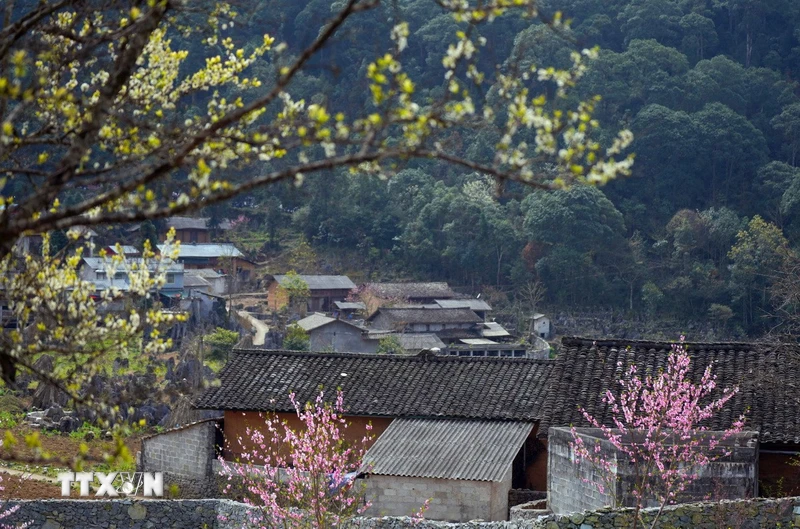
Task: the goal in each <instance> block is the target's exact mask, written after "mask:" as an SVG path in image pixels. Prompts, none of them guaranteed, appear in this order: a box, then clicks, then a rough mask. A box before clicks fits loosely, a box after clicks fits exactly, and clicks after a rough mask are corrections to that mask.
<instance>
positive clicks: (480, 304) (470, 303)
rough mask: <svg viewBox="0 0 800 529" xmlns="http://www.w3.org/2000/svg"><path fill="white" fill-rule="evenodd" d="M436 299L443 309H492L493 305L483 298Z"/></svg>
mask: <svg viewBox="0 0 800 529" xmlns="http://www.w3.org/2000/svg"><path fill="white" fill-rule="evenodd" d="M434 301H436V304H437V305H439V306H440V307H442V308H443V309H470V310H492V306H491V305H489V304H488V303H486V302H485V301H483V300H482V299H475V298H468V299H436V300H434Z"/></svg>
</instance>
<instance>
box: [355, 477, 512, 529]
mask: <svg viewBox="0 0 800 529" xmlns="http://www.w3.org/2000/svg"><path fill="white" fill-rule="evenodd" d="M366 484H367V488H366V497H367V500H368V501H369V502H370V503H371V506H370V508H369V510H368V511H367V512H366V515H367V516H410V515H412V514H414V513H416V512H418V511H419V509H420V507H422V505H423V504H424V503H425V501H426V500H428V499H429V498H430V500H431V502H430V505H429V507H428V509H427V511H426V512H425V516H426V517H427V518H431V519H436V520H449V521H454V522H467V521H469V520H506V519H507V518H508V491H509V490H510V488H511V471H510V470H509V472H508V479H505V480H503V481H502V482H490V481H467V480H457V479H432V478H410V477H402V476H376V475H371V476H370V477H369V479H367V480H366Z"/></svg>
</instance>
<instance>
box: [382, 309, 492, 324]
mask: <svg viewBox="0 0 800 529" xmlns="http://www.w3.org/2000/svg"><path fill="white" fill-rule="evenodd" d="M379 314H383V315H384V316H385V317H386V318H387V319H388V320H389V321H391V322H393V323H406V324H414V323H479V322H482V321H483V319H482V318H480V317H479V316H478V315H477V314H475V313H474V312H472V311H471V310H469V309H416V308H414V309H412V308H398V307H391V308H389V307H381V308H379V309H378V310H377V311H375V312H374V313H372V315H371V316H370V317H369V318H367V319H368V320H374V319H375V318H376V317H377V316H378V315H379Z"/></svg>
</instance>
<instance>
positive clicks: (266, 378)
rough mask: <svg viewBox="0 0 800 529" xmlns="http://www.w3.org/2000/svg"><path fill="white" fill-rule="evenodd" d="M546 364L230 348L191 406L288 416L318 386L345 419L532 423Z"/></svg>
mask: <svg viewBox="0 0 800 529" xmlns="http://www.w3.org/2000/svg"><path fill="white" fill-rule="evenodd" d="M553 365H554V364H553V362H552V361H550V360H530V359H522V358H520V359H511V358H459V357H449V356H437V355H433V354H427V353H420V354H419V355H415V356H410V355H408V356H407V355H377V354H347V353H301V352H291V351H264V350H260V349H252V350H248V349H235V350H234V351H233V353H232V354H231V358H230V360H229V361H228V363H227V364H226V365H225V367H224V368H223V370H222V371H221V372H220V385H219V386H218V387H211V388H208V389H207V390H206V391H205V392H204V393H203V394H202V395H201V396H200V397H199V398H198V399H197V401H196V402H195V405H196V407H198V408H201V409H222V410H253V411H286V412H291V411H294V407H293V406H292V404H291V402H289V398H288V397H289V392H290V391H294V392H295V393H296V395H297V400H298V401H299V402H306V401H312V400H314V398H315V397H316V396H317V394H318V391H319V387H320V386H322V387H323V388H325V389H326V390H327V391H329V392H330V391H333V390H334V388H337V387H339V388H341V389H342V392H343V394H344V404H345V408H346V409H347V413H348V414H349V415H361V416H379V417H418V418H419V417H428V418H446V417H449V418H472V419H497V420H523V421H534V420H538V419H540V418H541V417H542V416H543V415H544V409H543V407H542V406H543V403H544V400H545V394H546V388H547V384H548V382H549V376H550V372H551V370H552V367H553Z"/></svg>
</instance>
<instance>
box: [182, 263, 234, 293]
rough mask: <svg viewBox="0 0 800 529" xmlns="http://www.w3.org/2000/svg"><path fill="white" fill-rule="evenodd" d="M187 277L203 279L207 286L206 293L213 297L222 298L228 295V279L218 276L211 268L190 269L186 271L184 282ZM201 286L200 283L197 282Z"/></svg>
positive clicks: (222, 275) (224, 276)
mask: <svg viewBox="0 0 800 529" xmlns="http://www.w3.org/2000/svg"><path fill="white" fill-rule="evenodd" d="M189 276H192V277H196V278H200V279H203V280H204V281H205V282H206V283H207V284H208V289H207V290H206V292H207V293H208V294H213V295H215V296H224V295H225V294H227V293H228V278H227V276H226V275H225V274H220V273H219V272H217V271H216V270H214V269H213V268H190V269H188V270H186V273H185V280H186V281H188V279H189ZM197 283H198V284H203V283H202V282H197Z"/></svg>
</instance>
